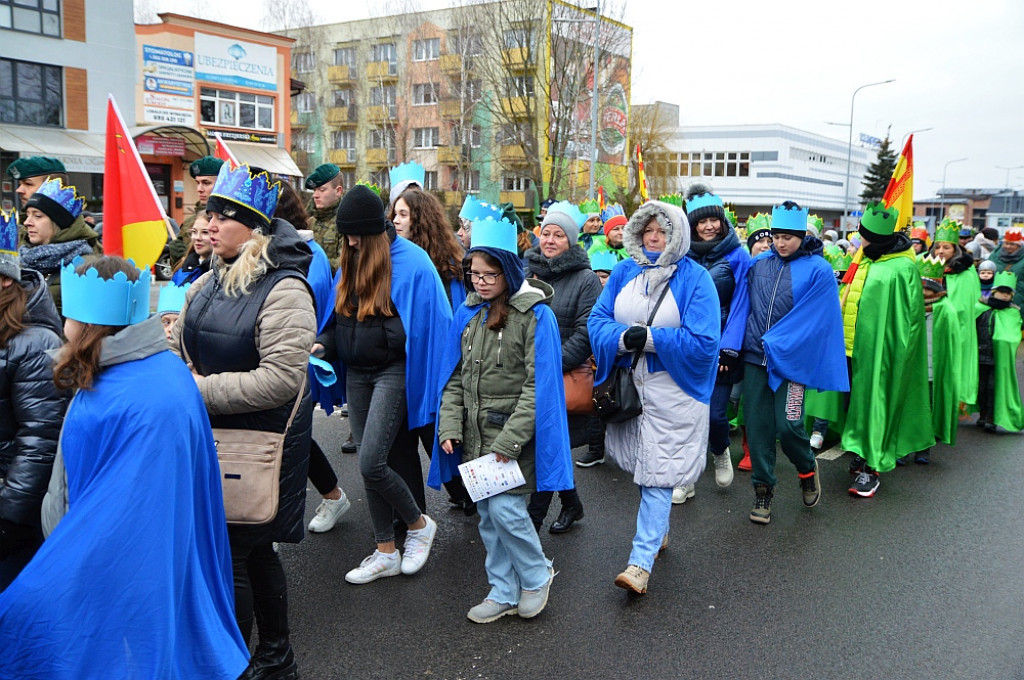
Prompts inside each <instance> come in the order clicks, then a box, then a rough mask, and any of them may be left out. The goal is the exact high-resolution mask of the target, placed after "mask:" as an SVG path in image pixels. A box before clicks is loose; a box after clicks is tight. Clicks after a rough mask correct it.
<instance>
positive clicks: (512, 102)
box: [501, 97, 533, 118]
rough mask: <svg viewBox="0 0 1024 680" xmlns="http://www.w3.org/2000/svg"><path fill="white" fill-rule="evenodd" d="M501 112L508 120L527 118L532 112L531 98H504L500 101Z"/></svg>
mask: <svg viewBox="0 0 1024 680" xmlns="http://www.w3.org/2000/svg"><path fill="white" fill-rule="evenodd" d="M501 110H502V111H503V112H504V113H505V115H506V116H509V117H510V118H527V117H529V116H530V113H531V112H532V111H533V98H532V97H505V98H504V99H502V100H501Z"/></svg>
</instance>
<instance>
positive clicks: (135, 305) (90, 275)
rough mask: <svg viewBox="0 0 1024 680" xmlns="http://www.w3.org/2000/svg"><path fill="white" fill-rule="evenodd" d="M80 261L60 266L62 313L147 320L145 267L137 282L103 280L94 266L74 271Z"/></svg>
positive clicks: (101, 320) (94, 320)
mask: <svg viewBox="0 0 1024 680" xmlns="http://www.w3.org/2000/svg"><path fill="white" fill-rule="evenodd" d="M224 165H227V163H225V164H224ZM83 262H85V260H84V259H82V258H81V257H76V258H75V259H74V260H72V261H71V262H69V263H67V264H65V265H63V266H62V267H61V270H60V299H61V314H63V315H64V316H65V317H67V318H69V319H74V320H75V321H78V322H81V323H91V324H96V325H98V326H130V325H132V324H136V323H139V322H140V321H145V320H146V317H148V316H149V279H150V276H149V270H148V269H146V270H143V271H142V272H140V273H139V279H138V281H129V280H128V277H127V276H126V275H125V273H124V272H117V273H116V274H114V278H112V279H103V278H100V275H99V272H97V271H96V268H95V267H89V269H87V270H86V272H85V274H78V273H77V272H75V269H76V268H77V267H78V266H79V265H80V264H82V263H83ZM129 262H130V260H129ZM132 264H135V263H134V262H132Z"/></svg>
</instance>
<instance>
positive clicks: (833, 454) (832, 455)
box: [817, 446, 846, 460]
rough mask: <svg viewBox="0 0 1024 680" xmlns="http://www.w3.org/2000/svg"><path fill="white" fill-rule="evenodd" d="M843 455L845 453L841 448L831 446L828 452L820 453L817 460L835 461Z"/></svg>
mask: <svg viewBox="0 0 1024 680" xmlns="http://www.w3.org/2000/svg"><path fill="white" fill-rule="evenodd" d="M844 453H846V452H845V451H843V447H841V446H833V447H832V448H831V449H829V450H828V451H822V452H821V453H819V454H818V455H817V458H821V459H822V460H836V459H837V458H839V457H840V456H842V455H843V454H844Z"/></svg>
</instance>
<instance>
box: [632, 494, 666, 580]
mask: <svg viewBox="0 0 1024 680" xmlns="http://www.w3.org/2000/svg"><path fill="white" fill-rule="evenodd" d="M639 488H640V511H639V512H638V513H637V514H636V535H635V536H634V537H633V551H632V552H631V553H629V564H635V565H636V566H638V567H640V568H641V569H645V570H647V571H648V572H650V571H651V570H652V568H653V567H654V558H655V557H656V556H657V555H658V550H659V549H660V548H661V541H662V539H663V538H665V534H667V533H668V517H669V514H670V512H671V510H672V489H661V488H658V487H652V486H641V487H639Z"/></svg>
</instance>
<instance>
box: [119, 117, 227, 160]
mask: <svg viewBox="0 0 1024 680" xmlns="http://www.w3.org/2000/svg"><path fill="white" fill-rule="evenodd" d="M142 135H154V136H156V137H168V138H171V139H183V140H185V160H186V161H194V160H196V159H198V158H202V157H203V156H209V155H210V153H211V151H210V144H209V142H207V140H206V137H205V136H204V135H203V133H202V132H200V131H199V130H196V129H195V128H190V127H188V126H185V125H151V126H148V127H133V128H132V138H133V139H138V138H139V137H141V136H142Z"/></svg>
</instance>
